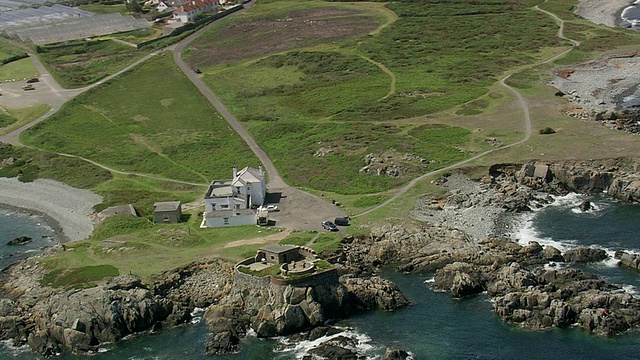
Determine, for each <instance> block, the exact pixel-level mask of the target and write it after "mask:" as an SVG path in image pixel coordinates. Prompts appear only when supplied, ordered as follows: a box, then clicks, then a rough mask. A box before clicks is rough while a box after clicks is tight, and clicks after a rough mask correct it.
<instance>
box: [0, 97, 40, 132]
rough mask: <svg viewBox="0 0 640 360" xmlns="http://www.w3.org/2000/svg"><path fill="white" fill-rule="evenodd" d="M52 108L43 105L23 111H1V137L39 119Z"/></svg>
mask: <svg viewBox="0 0 640 360" xmlns="http://www.w3.org/2000/svg"><path fill="white" fill-rule="evenodd" d="M50 108H51V107H50V106H49V105H47V104H41V105H36V106H31V107H27V108H22V109H4V111H2V110H0V135H2V134H6V133H8V132H11V131H13V130H14V129H16V128H18V127H20V126H22V125H24V124H26V123H28V122H30V121H31V120H35V119H37V118H39V117H40V116H42V115H44V114H46V113H47V111H49V109H50Z"/></svg>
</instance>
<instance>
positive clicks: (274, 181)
mask: <svg viewBox="0 0 640 360" xmlns="http://www.w3.org/2000/svg"><path fill="white" fill-rule="evenodd" d="M242 12H243V11H239V12H236V13H234V14H232V15H230V16H233V15H235V14H239V13H242ZM214 25H215V23H212V24H210V25H208V26H206V27H204V28H202V29H200V30H199V31H197V32H195V33H193V34H192V35H190V36H189V37H187V38H186V39H184V40H182V41H181V42H179V43H178V44H177V45H175V46H173V47H170V48H172V50H173V59H174V60H175V62H176V64H178V67H180V69H181V70H182V72H184V74H185V75H186V76H187V78H188V79H189V80H190V81H191V82H192V83H193V85H195V86H196V88H198V91H200V93H201V94H202V95H203V96H204V97H205V98H206V99H207V101H209V102H210V103H211V105H213V106H214V107H215V108H216V110H218V112H219V113H220V115H222V117H223V118H224V119H225V120H226V121H227V122H228V123H229V125H231V127H232V128H233V129H234V130H235V131H236V132H237V133H238V134H239V135H240V136H241V137H242V139H243V140H244V141H245V142H246V143H247V144H248V145H249V148H251V151H253V153H254V154H256V156H257V157H258V159H260V162H262V164H263V165H264V167H265V170H266V171H267V176H268V177H269V183H268V184H267V187H268V188H273V189H286V188H288V187H289V185H287V184H286V183H285V182H284V180H283V179H282V177H281V176H280V174H279V173H278V170H277V169H276V167H275V166H274V165H273V162H272V161H271V158H270V157H269V155H268V154H267V153H266V152H265V151H264V150H263V149H262V148H261V147H260V146H259V145H258V144H257V143H256V141H255V140H254V139H253V137H251V135H249V133H248V132H247V130H246V129H245V128H244V127H243V126H242V125H241V124H240V123H239V122H238V120H237V119H236V118H235V116H233V115H232V114H231V113H230V112H229V110H227V108H225V107H224V105H222V103H221V102H220V100H218V98H217V97H216V96H215V95H214V94H213V92H211V90H209V88H208V87H207V85H205V83H204V82H203V81H202V78H201V76H198V74H196V73H195V72H194V69H191V68H190V67H189V66H188V65H187V64H186V63H185V62H184V61H183V60H182V51H183V50H184V49H185V47H187V46H189V44H190V43H191V42H192V41H193V40H195V39H196V38H197V37H198V36H200V35H201V34H202V33H203V32H205V31H207V30H208V29H209V28H211V27H212V26H214Z"/></svg>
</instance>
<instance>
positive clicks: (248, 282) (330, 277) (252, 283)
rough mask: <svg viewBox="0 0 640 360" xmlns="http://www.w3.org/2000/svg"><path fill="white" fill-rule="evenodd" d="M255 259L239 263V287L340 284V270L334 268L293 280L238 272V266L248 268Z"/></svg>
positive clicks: (236, 276)
mask: <svg viewBox="0 0 640 360" xmlns="http://www.w3.org/2000/svg"><path fill="white" fill-rule="evenodd" d="M254 262H255V259H252V258H248V259H244V260H242V261H241V262H239V263H237V264H236V266H235V268H234V269H235V278H236V282H237V283H238V284H239V285H244V286H249V287H267V286H269V283H271V284H274V285H278V286H287V285H292V286H298V287H302V286H316V285H325V284H337V283H338V270H337V269H336V268H332V269H329V270H325V271H322V272H319V273H317V274H313V275H306V276H302V277H296V278H293V279H278V278H275V277H273V276H271V275H269V276H255V275H249V274H245V273H243V272H240V270H238V266H247V265H250V264H253V263H254Z"/></svg>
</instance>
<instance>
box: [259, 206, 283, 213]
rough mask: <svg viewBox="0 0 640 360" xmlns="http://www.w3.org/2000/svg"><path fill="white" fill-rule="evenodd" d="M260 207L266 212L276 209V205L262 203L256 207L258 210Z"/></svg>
mask: <svg viewBox="0 0 640 360" xmlns="http://www.w3.org/2000/svg"><path fill="white" fill-rule="evenodd" d="M260 209H264V210H267V211H268V212H272V211H278V205H262V206H260V207H259V208H258V210H260Z"/></svg>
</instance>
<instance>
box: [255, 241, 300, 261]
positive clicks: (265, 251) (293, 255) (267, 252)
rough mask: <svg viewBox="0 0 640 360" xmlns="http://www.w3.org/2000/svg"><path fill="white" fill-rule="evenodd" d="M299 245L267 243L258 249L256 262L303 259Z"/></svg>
mask: <svg viewBox="0 0 640 360" xmlns="http://www.w3.org/2000/svg"><path fill="white" fill-rule="evenodd" d="M299 248H300V247H299V246H296V245H267V246H263V247H261V248H260V249H258V253H257V254H256V257H255V260H256V262H265V261H266V262H267V263H269V264H285V263H288V262H291V261H298V260H302V259H304V256H302V255H301V254H300V251H299ZM263 259H264V261H263Z"/></svg>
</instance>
